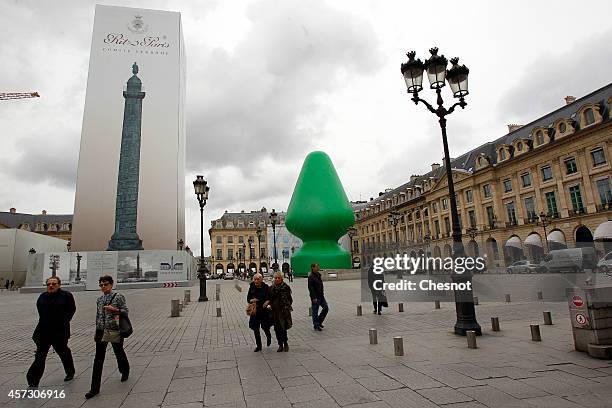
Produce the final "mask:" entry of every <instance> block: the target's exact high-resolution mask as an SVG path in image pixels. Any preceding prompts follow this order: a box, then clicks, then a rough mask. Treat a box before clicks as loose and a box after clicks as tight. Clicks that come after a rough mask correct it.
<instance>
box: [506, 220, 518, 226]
mask: <svg viewBox="0 0 612 408" xmlns="http://www.w3.org/2000/svg"><path fill="white" fill-rule="evenodd" d="M517 225H518V222H517V221H516V220H510V221H507V222H506V227H516V226H517Z"/></svg>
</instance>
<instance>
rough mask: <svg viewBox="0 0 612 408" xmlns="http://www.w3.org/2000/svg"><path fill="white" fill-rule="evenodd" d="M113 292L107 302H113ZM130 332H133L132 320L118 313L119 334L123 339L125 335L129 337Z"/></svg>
mask: <svg viewBox="0 0 612 408" xmlns="http://www.w3.org/2000/svg"><path fill="white" fill-rule="evenodd" d="M115 295H116V293H115V294H113V297H112V298H111V301H110V303H109V304H111V303H113V300H115ZM132 333H134V329H132V322H131V321H130V318H129V317H128V316H127V315H125V316H123V315H121V314H120V315H119V336H121V338H123V339H125V338H127V337H130V336H131V335H132Z"/></svg>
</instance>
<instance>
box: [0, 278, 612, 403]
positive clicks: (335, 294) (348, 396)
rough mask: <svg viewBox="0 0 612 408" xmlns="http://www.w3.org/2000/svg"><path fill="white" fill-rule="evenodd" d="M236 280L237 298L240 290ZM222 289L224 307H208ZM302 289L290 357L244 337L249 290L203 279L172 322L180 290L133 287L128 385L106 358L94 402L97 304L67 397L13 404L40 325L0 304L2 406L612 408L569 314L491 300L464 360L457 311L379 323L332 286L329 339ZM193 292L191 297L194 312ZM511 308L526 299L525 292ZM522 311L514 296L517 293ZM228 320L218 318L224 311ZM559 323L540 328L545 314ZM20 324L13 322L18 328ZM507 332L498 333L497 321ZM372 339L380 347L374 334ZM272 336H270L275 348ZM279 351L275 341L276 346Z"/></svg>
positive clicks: (422, 309)
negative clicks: (398, 342)
mask: <svg viewBox="0 0 612 408" xmlns="http://www.w3.org/2000/svg"><path fill="white" fill-rule="evenodd" d="M236 282H238V284H239V285H241V286H242V287H243V291H242V292H239V291H237V290H236V289H235V288H234V284H235V283H236ZM216 283H219V284H220V285H221V287H222V289H221V300H220V301H219V302H216V301H215V300H214V288H215V284H216ZM290 285H291V286H292V288H293V291H294V296H293V297H294V313H293V321H294V327H293V328H292V329H291V330H290V331H289V345H290V348H291V349H290V351H289V352H288V353H276V346H275V344H274V343H273V345H272V346H271V347H269V348H265V347H264V350H263V352H261V353H253V351H252V350H253V348H254V344H253V339H252V332H251V331H250V330H249V329H248V325H247V316H246V315H245V312H244V308H245V306H246V299H245V298H246V288H247V284H246V283H245V282H242V281H209V287H208V294H209V299H210V301H209V302H206V303H198V302H192V303H190V304H189V305H188V306H186V307H185V308H184V309H183V312H182V313H181V317H178V318H170V317H169V316H170V299H172V298H182V297H183V290H184V288H166V289H161V288H160V289H139V290H128V291H124V292H123V293H124V294H125V295H126V297H127V301H128V306H129V307H130V310H131V314H130V316H131V319H132V322H133V324H134V328H135V333H134V335H133V336H132V337H130V338H129V339H127V340H126V351H127V353H128V357H129V359H130V364H131V365H132V370H131V374H130V379H129V380H128V381H127V382H126V383H121V382H120V381H119V374H118V372H117V367H116V362H115V360H114V357H113V354H112V352H111V351H110V350H109V351H108V352H107V359H106V363H107V364H106V365H105V371H104V376H105V377H104V383H103V385H102V391H101V394H100V395H99V396H97V397H95V398H93V399H91V400H89V401H86V400H85V399H84V394H85V392H86V391H87V390H88V388H89V381H90V378H91V377H90V376H91V365H92V362H93V354H92V353H93V350H94V344H93V340H92V338H93V326H92V322H93V318H94V314H95V310H94V301H95V298H96V297H97V296H98V294H97V293H92V292H79V293H75V299H76V301H77V309H78V310H77V314H76V315H75V318H74V323H73V325H72V332H73V335H72V338H71V340H70V347H71V348H72V350H73V354H74V357H75V365H76V367H77V375H76V377H75V380H73V381H72V382H70V383H66V384H65V383H63V381H62V379H63V376H64V373H63V369H62V368H61V364H60V363H59V359H58V358H57V356H56V355H55V354H54V353H52V352H51V353H50V354H49V357H48V359H47V363H48V364H47V369H46V371H45V376H44V377H43V379H42V381H41V389H54V390H64V391H65V393H66V398H65V399H56V400H42V399H39V400H30V401H24V400H21V401H16V400H11V399H10V398H8V397H7V394H8V392H9V390H10V389H23V388H27V385H26V383H25V374H24V373H25V371H26V370H27V368H28V367H29V364H30V363H31V361H32V359H33V356H34V344H33V343H32V341H31V339H30V337H31V334H32V330H33V328H34V326H35V323H36V320H37V316H36V312H35V300H36V295H27V294H24V295H20V296H10V297H2V298H0V304H1V306H2V307H1V308H0V342H1V343H0V344H2V349H1V350H2V353H0V384H1V385H0V391H1V394H0V405H2V404H6V406H20V407H21V406H23V407H41V406H44V407H81V406H83V407H98V406H99V407H105V408H110V407H125V408H130V407H156V406H160V405H163V406H170V407H172V408H179V407H180V408H193V407H202V406H217V407H249V408H251V407H300V408H301V407H304V408H305V407H312V408H315V407H351V408H389V407H394V408H406V407H414V408H428V407H446V408H468V407H485V406H488V407H555V408H556V407H610V406H612V403H610V402H609V401H610V399H611V398H612V364H611V363H609V362H607V361H600V360H594V359H591V358H589V357H587V356H586V355H584V354H582V353H578V352H575V351H572V350H573V345H572V335H571V328H570V322H569V317H568V312H567V305H566V303H564V302H563V303H561V302H559V303H551V302H549V303H543V302H527V301H525V302H515V303H514V302H513V303H509V304H505V303H490V302H485V303H481V305H479V306H477V308H476V311H477V316H478V320H479V322H480V324H481V326H482V328H483V336H482V337H479V338H478V347H479V348H478V349H475V350H472V349H468V348H467V345H466V339H465V338H464V337H458V336H455V335H454V334H453V333H452V328H453V325H454V319H455V310H454V304H452V303H442V308H441V309H439V310H436V309H434V305H433V303H431V304H430V303H410V304H406V305H404V308H405V312H403V313H399V312H398V308H397V305H396V304H391V305H390V306H391V308H389V309H385V310H384V311H383V315H382V316H376V315H373V314H372V313H371V305H369V304H363V316H357V315H356V306H357V305H358V304H359V296H360V293H359V281H338V282H326V284H325V285H326V286H325V288H326V297H327V298H328V301H329V304H330V314H329V316H328V319H327V320H326V322H325V329H324V331H323V332H316V331H314V330H312V324H311V322H310V318H309V317H308V306H309V302H308V295H307V293H308V292H307V288H306V281H305V280H304V279H296V280H295V281H294V282H293V283H291V284H290ZM197 291H198V287H197V286H196V287H192V288H191V298H192V299H193V300H197V297H198V293H197ZM516 297H517V298H520V295H519V294H517V296H516ZM513 299H514V294H513ZM217 306H220V307H221V309H222V317H216V307H217ZM544 310H549V311H551V312H552V315H553V322H554V325H553V326H544V325H543V323H542V321H541V319H542V311H544ZM15 316H19V319H18V320H16V319H15ZM491 316H497V317H499V320H500V325H501V329H502V331H501V332H496V333H493V332H491V331H490V323H489V322H490V317H491ZM530 323H540V324H541V326H540V329H541V331H542V339H543V341H542V342H541V343H536V342H532V341H531V337H530V332H529V324H530ZM369 328H376V329H378V343H379V344H378V345H370V344H369V342H368V329H369ZM393 336H403V338H404V351H405V355H404V356H403V357H395V356H394V355H393V340H392V337H393ZM273 337H274V336H273ZM273 342H274V339H273Z"/></svg>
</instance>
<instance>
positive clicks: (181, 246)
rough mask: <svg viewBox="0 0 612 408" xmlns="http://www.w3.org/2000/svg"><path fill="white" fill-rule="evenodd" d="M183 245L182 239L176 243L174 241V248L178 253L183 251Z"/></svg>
mask: <svg viewBox="0 0 612 408" xmlns="http://www.w3.org/2000/svg"><path fill="white" fill-rule="evenodd" d="M183 245H185V241H183V239H182V238H181V239H179V240H178V241H176V246H177V248H178V250H179V251H182V250H183Z"/></svg>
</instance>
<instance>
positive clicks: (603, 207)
mask: <svg viewBox="0 0 612 408" xmlns="http://www.w3.org/2000/svg"><path fill="white" fill-rule="evenodd" d="M596 208H597V212H605V211H610V210H612V202H609V203H602V204H597V207H596Z"/></svg>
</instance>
